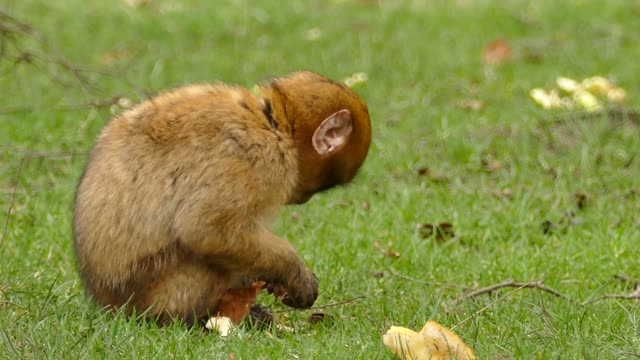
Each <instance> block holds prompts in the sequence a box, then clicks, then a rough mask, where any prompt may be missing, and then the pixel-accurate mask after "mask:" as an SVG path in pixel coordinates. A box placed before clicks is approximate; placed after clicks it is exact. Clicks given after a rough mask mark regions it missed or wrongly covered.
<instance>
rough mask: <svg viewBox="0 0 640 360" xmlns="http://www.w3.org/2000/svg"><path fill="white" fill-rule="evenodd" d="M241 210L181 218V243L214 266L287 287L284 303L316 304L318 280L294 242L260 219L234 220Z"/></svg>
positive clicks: (248, 277) (297, 304)
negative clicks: (206, 216)
mask: <svg viewBox="0 0 640 360" xmlns="http://www.w3.org/2000/svg"><path fill="white" fill-rule="evenodd" d="M200 210H202V208H200ZM194 211H195V212H198V210H197V209H194ZM239 213H241V212H239V211H236V212H232V213H230V214H227V216H222V218H218V219H215V218H213V219H212V218H211V217H209V218H208V219H207V221H203V222H200V223H196V222H194V221H184V222H182V223H180V222H178V224H177V225H178V226H177V227H176V228H175V229H174V231H175V235H176V237H177V238H178V239H179V241H180V243H181V246H184V247H186V248H187V249H188V250H189V251H190V252H193V253H194V254H197V255H198V256H202V257H203V258H204V259H206V261H207V262H209V263H211V264H212V265H214V266H220V267H221V268H223V269H224V270H225V271H227V272H229V273H233V274H241V275H242V276H241V277H245V278H246V279H247V280H248V281H256V280H262V281H265V282H267V283H268V284H270V285H277V286H281V287H284V288H285V289H286V296H285V298H284V299H283V302H284V303H285V304H287V305H289V306H292V307H296V308H307V307H310V306H311V305H313V303H314V302H315V299H316V298H317V295H318V281H317V279H316V277H315V275H314V274H313V273H312V272H311V270H309V268H308V267H307V266H306V265H305V264H304V261H303V260H302V258H300V256H299V255H298V253H297V252H296V251H295V249H294V248H293V246H292V245H291V244H290V243H289V242H288V241H287V240H285V239H282V238H280V237H278V236H276V235H274V234H273V233H272V232H271V231H270V230H269V229H268V228H267V227H266V226H265V225H263V224H261V223H259V222H254V221H247V220H246V219H245V220H244V221H234V220H239V219H237V217H235V216H234V215H232V214H235V215H237V214H239ZM187 218H190V219H198V218H199V219H203V218H204V214H203V213H202V212H201V213H199V214H195V213H193V214H192V215H191V216H187ZM222 219H224V221H222Z"/></svg>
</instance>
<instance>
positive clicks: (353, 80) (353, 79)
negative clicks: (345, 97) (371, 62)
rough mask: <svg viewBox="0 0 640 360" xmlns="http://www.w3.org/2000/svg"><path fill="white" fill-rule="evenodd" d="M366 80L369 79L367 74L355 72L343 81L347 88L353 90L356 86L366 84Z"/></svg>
mask: <svg viewBox="0 0 640 360" xmlns="http://www.w3.org/2000/svg"><path fill="white" fill-rule="evenodd" d="M368 79H369V76H367V73H365V72H357V73H355V74H353V75H351V76H349V77H348V78H346V79H344V80H343V81H344V83H345V84H346V85H347V86H348V87H350V88H354V87H357V86H358V85H362V84H364V83H366V82H367V80H368Z"/></svg>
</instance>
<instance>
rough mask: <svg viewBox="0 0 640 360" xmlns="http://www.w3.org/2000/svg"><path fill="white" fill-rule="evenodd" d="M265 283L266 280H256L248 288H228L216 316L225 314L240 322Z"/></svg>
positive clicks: (221, 299) (235, 321)
mask: <svg viewBox="0 0 640 360" xmlns="http://www.w3.org/2000/svg"><path fill="white" fill-rule="evenodd" d="M264 285H265V282H264V281H256V282H254V283H253V284H251V286H250V287H248V288H240V289H229V290H227V292H225V293H224V295H222V298H220V302H219V303H218V311H217V312H216V317H220V316H225V317H228V318H229V319H231V321H233V322H234V323H236V324H238V323H240V321H242V319H244V317H245V316H246V315H247V314H248V313H249V311H250V310H251V307H252V306H253V304H254V303H255V301H256V298H257V297H258V294H260V291H262V288H263V287H264Z"/></svg>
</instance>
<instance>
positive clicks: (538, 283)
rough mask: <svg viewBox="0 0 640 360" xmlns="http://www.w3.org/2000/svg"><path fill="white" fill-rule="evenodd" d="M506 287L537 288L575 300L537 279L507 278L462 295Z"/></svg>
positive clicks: (477, 294) (485, 292) (488, 291)
mask: <svg viewBox="0 0 640 360" xmlns="http://www.w3.org/2000/svg"><path fill="white" fill-rule="evenodd" d="M508 287H515V288H521V289H538V290H541V291H544V292H547V293H549V294H551V295H553V296H556V297H559V298H561V299H564V300H567V301H569V302H573V303H575V301H574V300H573V299H570V298H569V297H567V296H565V295H562V294H561V293H559V292H558V291H556V290H554V289H552V288H550V287H548V286H546V285H544V284H543V283H542V280H537V281H531V282H526V283H522V282H517V281H515V280H514V279H509V280H506V281H503V282H501V283H498V284H494V285H491V286H487V287H484V288H481V289H477V290H474V291H472V292H470V293H467V294H465V295H464V297H465V298H467V299H468V298H473V297H476V296H480V295H484V294H489V293H492V292H494V291H496V290H499V289H503V288H508Z"/></svg>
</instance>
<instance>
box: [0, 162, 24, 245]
mask: <svg viewBox="0 0 640 360" xmlns="http://www.w3.org/2000/svg"><path fill="white" fill-rule="evenodd" d="M25 159H26V157H23V158H22V160H20V167H18V175H16V181H15V184H14V186H13V191H12V193H11V200H10V201H9V209H8V210H7V218H6V219H5V220H4V230H3V231H2V237H0V247H2V244H4V239H5V237H6V236H7V229H8V228H9V219H10V218H11V211H12V210H13V204H14V202H15V200H16V192H17V191H18V184H19V183H20V175H22V166H23V165H24V161H25Z"/></svg>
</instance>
